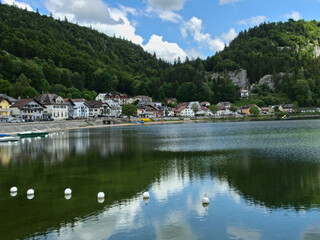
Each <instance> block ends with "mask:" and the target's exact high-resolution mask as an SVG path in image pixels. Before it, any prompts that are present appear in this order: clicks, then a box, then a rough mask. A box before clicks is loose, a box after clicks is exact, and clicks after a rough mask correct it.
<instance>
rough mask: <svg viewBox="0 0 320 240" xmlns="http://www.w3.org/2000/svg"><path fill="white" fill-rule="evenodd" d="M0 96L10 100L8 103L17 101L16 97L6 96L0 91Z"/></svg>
mask: <svg viewBox="0 0 320 240" xmlns="http://www.w3.org/2000/svg"><path fill="white" fill-rule="evenodd" d="M0 97H3V98H6V99H8V100H9V101H10V105H13V104H15V103H16V102H18V99H16V98H13V97H10V96H8V95H7V94H5V93H0Z"/></svg>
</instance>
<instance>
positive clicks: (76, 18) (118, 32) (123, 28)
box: [45, 0, 187, 62]
mask: <svg viewBox="0 0 320 240" xmlns="http://www.w3.org/2000/svg"><path fill="white" fill-rule="evenodd" d="M178 2H180V3H183V2H184V1H173V3H175V4H173V5H172V6H169V5H168V9H173V10H174V9H178V7H177V6H178ZM152 3H153V4H158V5H159V4H160V5H161V3H159V1H152ZM165 3H166V2H164V3H163V4H165ZM167 3H169V2H167ZM45 6H46V7H47V10H48V11H50V12H52V13H53V16H54V17H55V18H61V19H64V17H65V16H66V17H67V18H68V20H69V21H70V22H74V23H75V22H77V23H78V24H79V25H81V26H87V27H89V26H92V27H93V28H94V29H96V30H98V31H99V32H103V33H105V34H107V35H109V36H113V35H115V36H116V37H122V38H124V39H126V40H130V41H132V42H133V43H135V44H138V45H140V46H142V47H143V48H144V49H145V50H146V51H148V52H150V53H154V52H156V54H157V56H158V57H159V58H163V59H165V60H167V61H170V62H172V61H173V60H174V59H176V58H178V57H180V58H181V59H184V58H185V57H186V56H187V54H186V52H185V51H184V50H183V49H181V48H180V47H179V46H178V44H176V43H169V42H167V41H163V40H162V38H163V37H162V36H157V35H152V36H151V37H150V39H149V41H148V43H147V44H146V45H144V44H143V41H144V39H143V38H142V37H141V36H140V35H138V34H136V27H135V26H136V22H135V21H129V19H128V14H131V15H134V16H136V15H138V12H137V10H136V9H134V8H129V7H125V6H122V5H119V8H109V7H108V6H107V5H106V4H105V3H104V2H103V1H102V0H92V1H90V2H89V1H85V0H66V1H63V0H46V2H45ZM163 6H164V5H163ZM174 6H175V7H174ZM182 6H183V4H182ZM150 9H151V10H153V11H157V14H158V15H159V16H160V17H161V18H162V19H163V20H167V21H172V22H178V21H181V20H182V18H181V16H180V15H179V14H176V13H174V12H172V11H170V10H164V9H156V8H152V7H150Z"/></svg>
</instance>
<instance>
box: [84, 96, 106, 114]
mask: <svg viewBox="0 0 320 240" xmlns="http://www.w3.org/2000/svg"><path fill="white" fill-rule="evenodd" d="M86 104H87V105H88V106H89V116H90V117H95V118H96V117H98V116H100V115H102V113H103V107H102V101H101V100H99V101H86Z"/></svg>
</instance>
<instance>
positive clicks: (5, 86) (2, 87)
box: [0, 79, 12, 94]
mask: <svg viewBox="0 0 320 240" xmlns="http://www.w3.org/2000/svg"><path fill="white" fill-rule="evenodd" d="M11 90H12V84H11V83H10V82H9V81H7V80H4V79H0V93H6V94H11Z"/></svg>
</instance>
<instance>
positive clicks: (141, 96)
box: [133, 95, 151, 98]
mask: <svg viewBox="0 0 320 240" xmlns="http://www.w3.org/2000/svg"><path fill="white" fill-rule="evenodd" d="M133 98H151V97H149V96H145V95H138V96H135V97H133Z"/></svg>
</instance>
